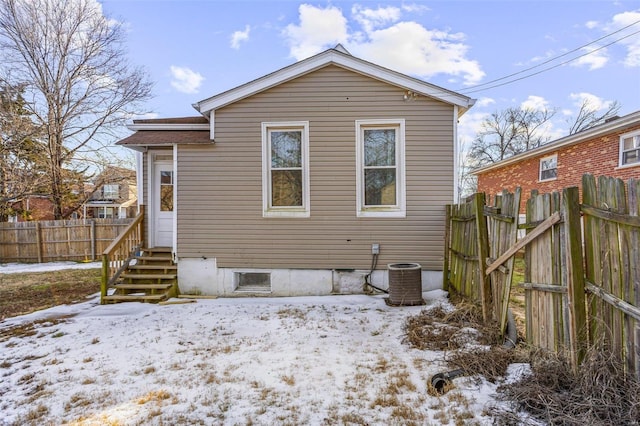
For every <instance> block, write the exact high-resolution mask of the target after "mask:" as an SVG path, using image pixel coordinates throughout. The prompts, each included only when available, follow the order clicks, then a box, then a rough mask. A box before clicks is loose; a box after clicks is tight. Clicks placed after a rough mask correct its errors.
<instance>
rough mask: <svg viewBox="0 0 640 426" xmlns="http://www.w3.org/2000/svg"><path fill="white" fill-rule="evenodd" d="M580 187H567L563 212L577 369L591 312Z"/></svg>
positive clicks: (573, 354) (572, 349)
mask: <svg viewBox="0 0 640 426" xmlns="http://www.w3.org/2000/svg"><path fill="white" fill-rule="evenodd" d="M579 197H580V196H579V193H578V188H577V187H572V188H565V189H564V190H563V193H562V212H563V215H564V222H565V233H564V234H565V241H564V256H565V265H566V267H567V275H566V276H567V283H566V285H567V298H568V305H569V344H570V352H571V364H572V367H573V369H574V371H575V372H577V370H578V366H579V365H580V363H582V360H583V359H584V354H585V348H586V344H587V314H586V306H585V296H584V267H583V263H582V262H583V261H582V229H581V226H580V198H579Z"/></svg>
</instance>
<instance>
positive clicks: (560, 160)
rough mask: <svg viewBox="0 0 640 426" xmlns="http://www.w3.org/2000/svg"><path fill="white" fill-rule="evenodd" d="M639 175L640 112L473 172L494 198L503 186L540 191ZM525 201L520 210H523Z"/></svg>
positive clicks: (482, 189) (480, 188)
mask: <svg viewBox="0 0 640 426" xmlns="http://www.w3.org/2000/svg"><path fill="white" fill-rule="evenodd" d="M585 173H591V174H593V175H596V176H600V175H605V176H613V177H617V178H620V179H623V180H625V181H626V180H628V179H629V178H637V179H640V111H636V112H633V113H631V114H628V115H625V116H623V117H618V118H615V119H612V120H609V121H608V122H607V123H604V124H601V125H598V126H596V127H592V128H590V129H588V130H584V131H582V132H579V133H576V134H573V135H570V136H566V137H564V138H561V139H557V140H555V141H552V142H550V143H547V144H545V145H543V146H541V147H538V148H535V149H532V150H530V151H527V152H525V153H522V154H519V155H515V156H513V157H510V158H507V159H505V160H502V161H499V162H497V163H493V164H490V165H488V166H485V167H483V168H480V169H478V170H476V171H475V172H474V174H475V175H476V176H477V177H478V191H479V192H484V193H486V194H487V197H490V198H493V197H494V196H495V195H496V194H499V193H500V192H501V191H502V190H503V189H507V190H509V191H513V190H514V189H515V188H516V187H517V186H519V187H521V188H522V197H523V200H526V199H527V198H528V196H529V194H530V193H531V190H532V189H537V190H538V191H539V192H541V193H548V192H552V191H557V190H561V189H562V188H566V187H569V186H578V187H580V186H581V179H582V175H583V174H585ZM523 209H524V202H523V203H521V206H520V211H521V213H523V212H524V210H523Z"/></svg>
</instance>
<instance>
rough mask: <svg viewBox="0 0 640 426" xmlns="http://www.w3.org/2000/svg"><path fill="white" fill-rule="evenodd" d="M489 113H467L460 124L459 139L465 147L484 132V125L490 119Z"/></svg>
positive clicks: (461, 118)
mask: <svg viewBox="0 0 640 426" xmlns="http://www.w3.org/2000/svg"><path fill="white" fill-rule="evenodd" d="M489 115H490V113H488V112H473V110H471V111H469V112H467V113H466V114H464V115H463V116H462V117H460V121H459V123H458V139H459V140H460V141H462V143H463V145H468V144H470V143H471V142H472V141H473V140H474V139H475V138H476V135H477V134H478V133H479V132H480V131H481V130H482V123H483V122H484V121H485V120H486V119H487V117H489Z"/></svg>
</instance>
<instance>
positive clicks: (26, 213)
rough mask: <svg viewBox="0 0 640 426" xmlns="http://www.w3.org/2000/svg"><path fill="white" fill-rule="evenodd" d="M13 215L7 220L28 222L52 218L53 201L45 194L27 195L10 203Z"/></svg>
mask: <svg viewBox="0 0 640 426" xmlns="http://www.w3.org/2000/svg"><path fill="white" fill-rule="evenodd" d="M11 208H12V209H13V210H14V211H15V215H13V216H9V222H29V221H33V220H54V217H55V216H54V214H53V203H52V202H51V200H50V199H49V197H48V196H47V195H27V196H25V197H23V198H22V199H21V200H20V201H16V202H15V203H13V204H12V206H11Z"/></svg>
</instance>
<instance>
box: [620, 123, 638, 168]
mask: <svg viewBox="0 0 640 426" xmlns="http://www.w3.org/2000/svg"><path fill="white" fill-rule="evenodd" d="M634 136H640V130H636V131H635V132H631V133H625V134H624V135H620V144H619V145H618V146H619V147H620V148H619V149H618V167H617V168H618V169H625V168H627V167H637V166H640V161H636V162H635V163H629V164H623V163H622V157H623V154H624V140H625V139H626V138H630V137H634ZM629 151H630V150H629Z"/></svg>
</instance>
